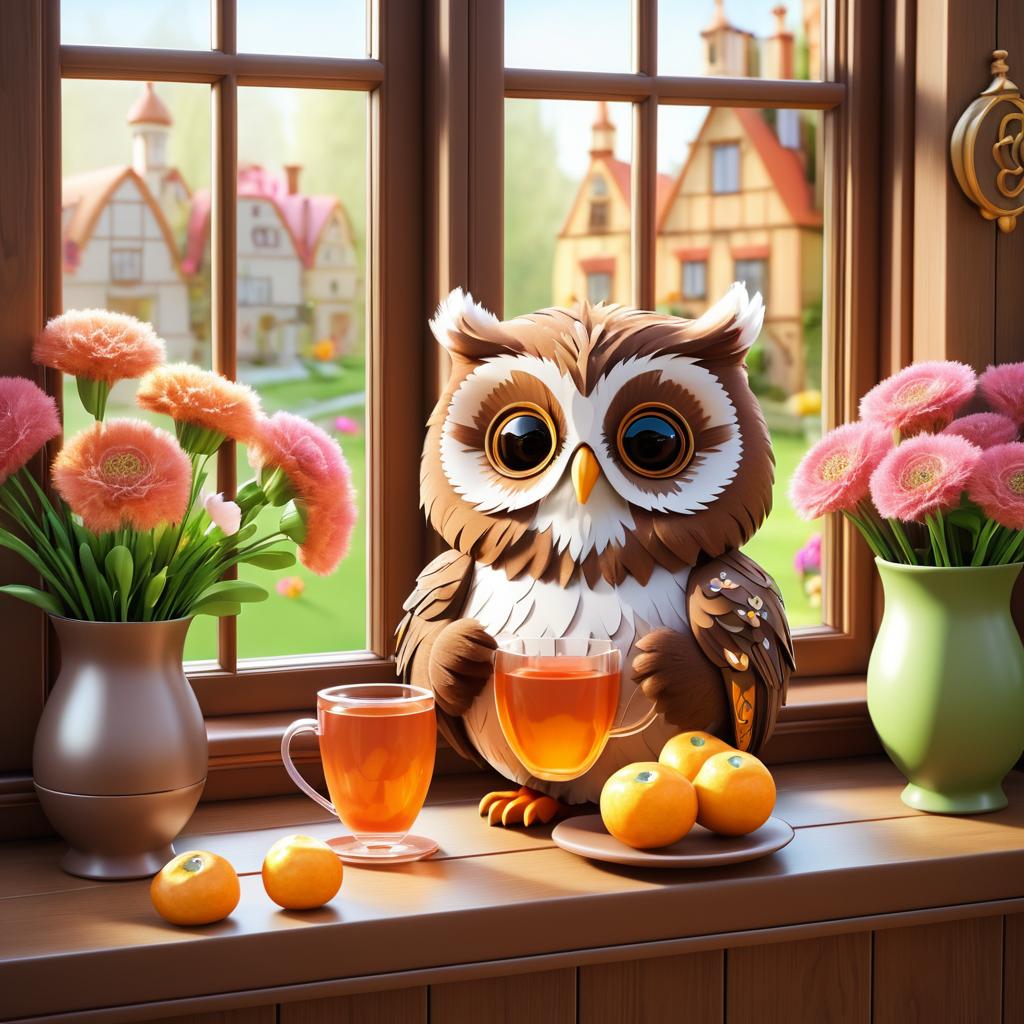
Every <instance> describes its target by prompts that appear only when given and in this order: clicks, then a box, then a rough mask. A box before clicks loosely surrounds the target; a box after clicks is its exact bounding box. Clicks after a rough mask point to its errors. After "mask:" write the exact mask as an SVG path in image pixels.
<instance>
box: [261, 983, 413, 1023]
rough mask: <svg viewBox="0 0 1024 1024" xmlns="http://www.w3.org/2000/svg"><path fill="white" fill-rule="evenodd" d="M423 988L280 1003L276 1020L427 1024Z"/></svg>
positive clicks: (289, 1021)
mask: <svg viewBox="0 0 1024 1024" xmlns="http://www.w3.org/2000/svg"><path fill="white" fill-rule="evenodd" d="M427 1019H428V1018H427V990H426V988H425V987H423V986H419V987H417V988H400V989H394V990H392V991H390V992H364V993H361V994H359V995H354V996H342V997H340V998H338V999H310V1000H307V1001H305V1002H302V1003H282V1004H281V1005H280V1006H279V1007H278V1018H277V1024H427Z"/></svg>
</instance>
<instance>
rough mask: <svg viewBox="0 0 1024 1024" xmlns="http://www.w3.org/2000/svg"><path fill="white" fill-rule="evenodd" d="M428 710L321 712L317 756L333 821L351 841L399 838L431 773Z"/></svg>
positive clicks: (433, 736)
mask: <svg viewBox="0 0 1024 1024" xmlns="http://www.w3.org/2000/svg"><path fill="white" fill-rule="evenodd" d="M435 742H436V723H435V719H434V708H433V706H432V705H428V706H425V707H424V706H423V705H417V704H415V703H410V704H402V705H397V706H385V705H382V706H380V707H374V706H369V707H354V708H353V707H347V708H343V709H338V708H330V709H327V708H323V707H321V709H320V754H321V757H322V758H323V763H324V775H325V776H326V778H327V789H328V792H329V793H330V794H331V801H332V803H333V804H334V806H335V809H336V810H337V812H338V817H339V818H341V820H342V821H343V822H344V823H345V825H347V826H348V827H349V828H350V829H351V830H352V832H353V834H354V835H356V836H363V835H385V834H386V835H391V836H404V835H405V833H407V832H408V831H409V829H410V828H411V827H412V823H413V822H414V821H415V820H416V815H417V814H419V813H420V809H421V808H422V807H423V801H424V800H425V799H426V796H427V789H428V788H429V786H430V776H431V774H432V773H433V770H434V747H435Z"/></svg>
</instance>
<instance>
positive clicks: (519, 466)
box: [486, 403, 556, 477]
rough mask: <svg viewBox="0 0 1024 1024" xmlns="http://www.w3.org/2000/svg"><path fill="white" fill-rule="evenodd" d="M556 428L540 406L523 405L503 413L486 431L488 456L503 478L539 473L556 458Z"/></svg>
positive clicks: (505, 410)
mask: <svg viewBox="0 0 1024 1024" xmlns="http://www.w3.org/2000/svg"><path fill="white" fill-rule="evenodd" d="M555 444H556V434H555V424H554V421H553V420H552V419H551V417H550V416H549V415H548V414H547V413H546V412H545V411H544V410H543V409H541V408H540V407H539V406H536V405H531V404H529V403H523V404H519V405H515V406H510V407H509V408H507V409H503V410H502V411H501V412H500V413H499V414H498V415H497V416H496V417H495V419H494V422H493V423H492V424H491V426H490V429H489V430H488V431H487V441H486V453H487V458H488V460H489V461H490V463H491V465H492V466H494V468H495V469H496V470H497V471H498V472H499V473H502V474H503V475H504V476H511V477H524V476H532V475H533V474H534V473H539V472H540V471H541V470H542V469H543V468H544V467H545V466H547V464H548V463H549V462H550V461H551V460H552V458H554V455H555Z"/></svg>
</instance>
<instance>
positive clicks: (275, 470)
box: [0, 310, 356, 622]
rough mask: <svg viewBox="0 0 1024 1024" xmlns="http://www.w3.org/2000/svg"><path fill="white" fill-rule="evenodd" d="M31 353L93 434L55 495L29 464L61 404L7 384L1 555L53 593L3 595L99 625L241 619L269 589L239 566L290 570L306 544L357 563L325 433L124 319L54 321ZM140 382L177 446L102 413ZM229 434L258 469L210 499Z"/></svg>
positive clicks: (321, 563)
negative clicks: (270, 516)
mask: <svg viewBox="0 0 1024 1024" xmlns="http://www.w3.org/2000/svg"><path fill="white" fill-rule="evenodd" d="M34 358H35V361H36V362H37V363H40V364H42V365H44V366H49V367H52V368H54V369H57V370H61V371H62V372H64V373H66V374H70V375H72V376H74V377H75V379H76V381H77V384H78V394H79V396H80V397H81V400H82V404H83V405H84V407H85V409H86V410H87V411H88V412H89V413H90V414H91V415H92V416H93V417H94V419H95V423H94V424H93V425H92V426H91V427H88V428H86V429H85V430H82V431H81V432H79V433H78V434H76V435H75V436H74V437H72V438H71V439H69V440H68V441H67V442H66V443H65V444H64V447H63V448H62V449H61V450H60V452H59V453H58V454H57V457H56V458H55V459H54V461H53V467H52V482H53V487H54V490H55V491H56V493H57V495H58V496H59V500H51V499H50V497H49V496H48V495H47V493H46V492H45V491H44V490H43V489H42V488H41V487H40V486H39V485H38V484H37V482H36V481H35V479H34V478H33V477H32V476H31V474H30V473H28V472H27V471H26V470H25V468H24V467H25V464H26V463H27V462H28V460H29V459H30V458H31V457H32V456H33V455H34V454H35V453H36V452H37V451H38V450H39V449H40V448H41V447H42V446H43V445H44V444H45V443H46V442H47V441H49V440H51V439H52V438H54V437H56V436H57V435H58V434H59V433H60V419H59V416H58V413H57V408H56V405H55V403H54V401H53V399H52V398H50V397H49V396H48V395H46V394H44V393H43V392H42V391H41V390H40V389H39V388H38V387H37V386H36V385H35V384H33V383H32V382H31V381H28V380H26V379H24V378H20V377H5V378H0V508H2V510H3V511H4V512H5V513H6V514H7V517H8V518H9V522H10V527H11V528H10V529H3V528H0V545H3V546H4V547H7V548H10V549H11V550H13V551H15V552H16V553H17V554H19V555H20V556H21V557H22V558H23V559H24V560H25V561H26V562H28V563H29V564H30V565H31V566H32V568H33V569H35V570H36V572H38V573H39V576H40V577H41V579H42V582H43V587H42V589H39V588H35V587H29V586H22V585H20V584H7V585H5V586H0V592H3V593H6V594H9V595H11V596H13V597H17V598H20V599H22V600H24V601H28V602H30V603H32V604H35V605H37V606H39V607H40V608H42V609H44V610H45V611H47V612H50V613H51V614H54V615H59V616H64V617H67V618H74V619H84V620H90V621H103V622H113V621H120V622H149V621H161V620H168V619H178V618H187V617H189V616H192V615H237V614H238V613H239V612H240V610H241V606H242V604H244V603H246V602H249V601H261V600H264V599H265V598H266V597H267V592H266V590H264V589H263V588H262V587H260V586H257V585H256V584H254V583H249V582H244V581H241V580H230V579H224V576H225V573H226V572H227V571H228V570H229V569H231V568H233V567H234V566H238V565H242V564H248V565H254V566H258V567H260V568H263V569H285V568H288V567H289V566H290V565H293V564H294V562H295V556H294V554H293V551H292V547H293V546H294V545H298V551H299V559H300V560H301V561H302V563H303V565H305V566H306V567H307V568H308V569H310V570H311V571H312V572H315V573H319V574H328V573H330V572H332V571H333V570H334V569H335V567H336V566H337V565H338V563H339V562H340V560H341V559H342V557H343V556H344V554H345V551H346V549H347V546H348V540H349V535H350V533H351V531H352V526H353V523H354V520H355V514H356V513H355V501H354V497H353V493H352V485H351V478H350V473H349V469H348V465H347V464H346V462H345V459H344V457H343V455H342V453H341V450H340V448H339V447H338V445H337V443H336V442H335V441H334V440H332V439H331V438H330V437H329V436H328V435H327V434H326V433H325V432H324V431H322V430H321V429H320V428H319V427H316V426H315V425H314V424H312V423H310V422H308V421H307V420H305V419H302V418H301V417H299V416H294V415H292V414H290V413H286V412H278V413H275V414H274V415H273V416H271V417H269V418H268V417H265V416H263V415H262V413H261V411H260V405H259V399H258V398H257V396H256V394H255V392H253V391H252V390H251V389H250V388H248V387H247V386H246V385H244V384H239V383H236V382H234V381H229V380H227V379H225V378H224V377H222V376H221V375H220V374H218V373H214V372H212V371H209V370H201V369H198V368H196V367H194V366H190V365H186V364H175V365H165V364H164V348H163V343H162V342H161V341H160V339H159V338H157V336H156V334H155V333H154V332H153V329H152V328H151V327H150V326H149V325H148V324H144V323H141V322H140V321H138V320H136V319H135V318H133V317H130V316H125V315H122V314H118V313H109V312H106V311H103V310H84V311H74V312H69V313H65V314H63V315H62V316H59V317H57V318H55V319H54V320H51V321H50V323H49V324H47V326H46V329H45V330H44V331H43V333H42V334H41V336H40V337H39V339H38V341H37V342H36V346H35V350H34ZM140 377H141V380H140V382H139V386H138V392H137V396H136V400H137V402H138V405H139V406H140V407H141V408H143V409H146V410H149V411H150V412H155V413H163V414H166V415H167V416H169V417H170V419H171V420H172V421H173V424H174V431H175V433H174V435H172V434H171V433H170V432H168V431H166V430H162V429H160V428H157V427H154V426H152V425H151V424H150V423H148V422H146V421H144V420H139V419H109V420H108V419H106V418H105V413H106V406H107V399H108V396H109V394H110V389H111V387H112V386H113V385H114V384H116V383H117V382H118V381H120V380H124V379H129V378H140ZM175 435H176V436H175ZM228 438H231V439H232V440H234V441H237V442H240V443H242V444H244V445H246V446H247V447H248V450H249V457H250V463H251V465H252V466H253V467H254V469H255V470H256V474H255V475H254V477H253V479H251V480H250V481H248V482H247V483H246V484H244V485H243V486H242V487H241V488H240V489H239V491H238V495H237V497H236V498H235V499H234V500H229V499H225V498H224V497H223V496H222V495H221V494H216V493H207V492H205V491H204V485H205V484H206V481H207V478H208V475H209V470H210V461H211V459H212V458H213V456H214V455H216V453H217V451H218V450H219V448H220V447H221V445H222V444H223V443H224V442H225V441H226V440H227V439H228ZM271 506H273V507H277V508H280V509H281V514H280V516H279V517H278V518H277V521H276V524H275V527H274V528H268V527H266V526H262V525H261V524H262V523H263V522H265V517H264V519H262V520H261V519H260V513H261V512H263V511H264V510H265V509H267V508H268V507H271Z"/></svg>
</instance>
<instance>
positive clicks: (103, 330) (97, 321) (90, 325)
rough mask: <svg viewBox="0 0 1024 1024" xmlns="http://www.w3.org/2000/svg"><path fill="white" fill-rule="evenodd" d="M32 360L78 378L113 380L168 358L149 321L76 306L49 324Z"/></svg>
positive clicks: (143, 370) (121, 378)
mask: <svg viewBox="0 0 1024 1024" xmlns="http://www.w3.org/2000/svg"><path fill="white" fill-rule="evenodd" d="M32 358H33V359H34V360H35V361H36V362H37V363H41V364H42V365H43V366H52V367H53V368H54V369H55V370H61V371H62V372H63V373H70V374H71V375H72V376H74V377H86V378H88V379H89V380H99V381H103V382H104V383H106V384H114V383H115V382H117V381H119V380H123V379H125V378H129V377H141V376H142V375H143V374H144V373H145V372H146V371H147V370H151V369H153V367H154V366H159V365H160V364H161V363H162V362H163V361H164V343H163V342H162V341H161V340H160V339H159V338H158V337H157V336H156V332H155V331H154V330H153V328H152V327H151V326H150V325H149V324H145V323H143V322H142V321H141V320H136V319H135V317H133V316H128V315H126V314H124V313H111V312H110V311H109V310H106V309H72V310H68V312H67V313H63V314H61V315H60V316H55V317H54V318H53V319H52V320H51V321H50V322H49V323H48V324H47V325H46V327H45V328H44V330H43V333H42V334H40V335H39V337H38V338H37V339H36V344H35V348H34V349H33V350H32Z"/></svg>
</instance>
